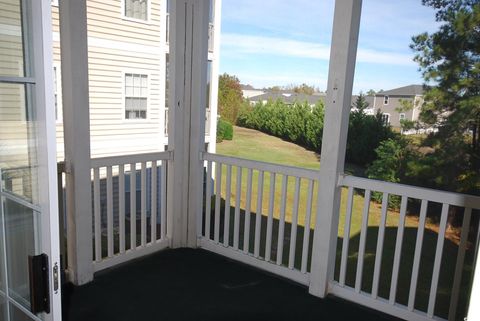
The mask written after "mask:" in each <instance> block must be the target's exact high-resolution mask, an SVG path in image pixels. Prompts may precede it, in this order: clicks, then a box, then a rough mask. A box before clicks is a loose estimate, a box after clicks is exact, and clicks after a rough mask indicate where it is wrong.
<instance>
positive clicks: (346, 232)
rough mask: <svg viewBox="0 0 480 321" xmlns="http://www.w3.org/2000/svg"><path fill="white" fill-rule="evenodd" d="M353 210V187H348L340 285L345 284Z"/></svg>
mask: <svg viewBox="0 0 480 321" xmlns="http://www.w3.org/2000/svg"><path fill="white" fill-rule="evenodd" d="M352 210H353V187H351V186H350V187H349V188H348V197H347V211H346V212H345V226H344V228H343V243H342V260H341V263H340V279H339V283H340V286H344V285H345V276H346V274H347V259H348V246H349V243H350V225H351V221H352Z"/></svg>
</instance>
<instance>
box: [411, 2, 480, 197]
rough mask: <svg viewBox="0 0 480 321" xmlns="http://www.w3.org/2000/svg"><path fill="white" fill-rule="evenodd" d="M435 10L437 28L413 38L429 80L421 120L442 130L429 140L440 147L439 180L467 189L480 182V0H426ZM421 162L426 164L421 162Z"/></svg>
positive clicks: (432, 158)
mask: <svg viewBox="0 0 480 321" xmlns="http://www.w3.org/2000/svg"><path fill="white" fill-rule="evenodd" d="M422 3H423V4H424V5H425V6H429V7H432V8H434V9H435V10H436V20H437V22H439V23H440V24H441V25H440V27H439V30H438V31H437V32H434V33H432V34H428V33H422V34H420V35H417V36H414V37H413V38H412V41H413V43H412V44H411V48H412V49H413V50H414V51H415V52H416V56H415V61H416V62H418V63H419V66H420V71H421V72H422V74H423V78H424V79H425V81H426V83H427V84H430V86H427V87H426V92H425V97H424V98H425V103H424V105H423V107H422V112H421V115H420V120H421V122H423V123H424V124H426V125H427V126H435V127H436V128H438V132H436V133H433V134H431V135H430V136H429V138H428V139H426V140H425V141H424V144H425V145H429V146H431V147H433V148H434V150H435V152H433V153H431V154H429V155H427V156H426V160H425V162H427V163H428V164H429V166H428V167H435V172H436V173H437V174H436V176H435V177H434V178H432V180H433V181H432V183H433V184H434V185H439V186H442V187H443V188H448V189H454V190H459V191H463V192H477V193H478V189H479V188H480V178H479V177H480V174H479V172H480V2H479V0H422ZM419 168H424V169H425V168H426V167H425V166H419Z"/></svg>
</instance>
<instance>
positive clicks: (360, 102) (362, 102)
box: [353, 92, 369, 114]
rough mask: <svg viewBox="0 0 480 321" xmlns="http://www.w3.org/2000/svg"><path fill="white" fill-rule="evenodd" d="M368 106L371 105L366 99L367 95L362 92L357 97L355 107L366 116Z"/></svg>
mask: <svg viewBox="0 0 480 321" xmlns="http://www.w3.org/2000/svg"><path fill="white" fill-rule="evenodd" d="M368 106H369V104H368V102H367V100H366V99H365V95H364V94H363V93H362V92H360V94H359V95H358V96H357V99H356V100H355V102H354V103H353V107H355V108H356V109H357V111H358V112H359V113H361V114H364V113H365V109H367V108H368Z"/></svg>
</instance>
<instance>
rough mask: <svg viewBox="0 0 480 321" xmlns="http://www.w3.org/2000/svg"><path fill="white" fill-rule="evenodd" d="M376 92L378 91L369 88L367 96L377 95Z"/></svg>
mask: <svg viewBox="0 0 480 321" xmlns="http://www.w3.org/2000/svg"><path fill="white" fill-rule="evenodd" d="M375 94H376V92H375V90H373V89H369V90H368V91H367V96H375Z"/></svg>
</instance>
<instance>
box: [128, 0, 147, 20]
mask: <svg viewBox="0 0 480 321" xmlns="http://www.w3.org/2000/svg"><path fill="white" fill-rule="evenodd" d="M124 1H125V3H124V7H125V12H124V15H125V17H127V18H132V19H137V20H144V21H147V20H148V0H124Z"/></svg>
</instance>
